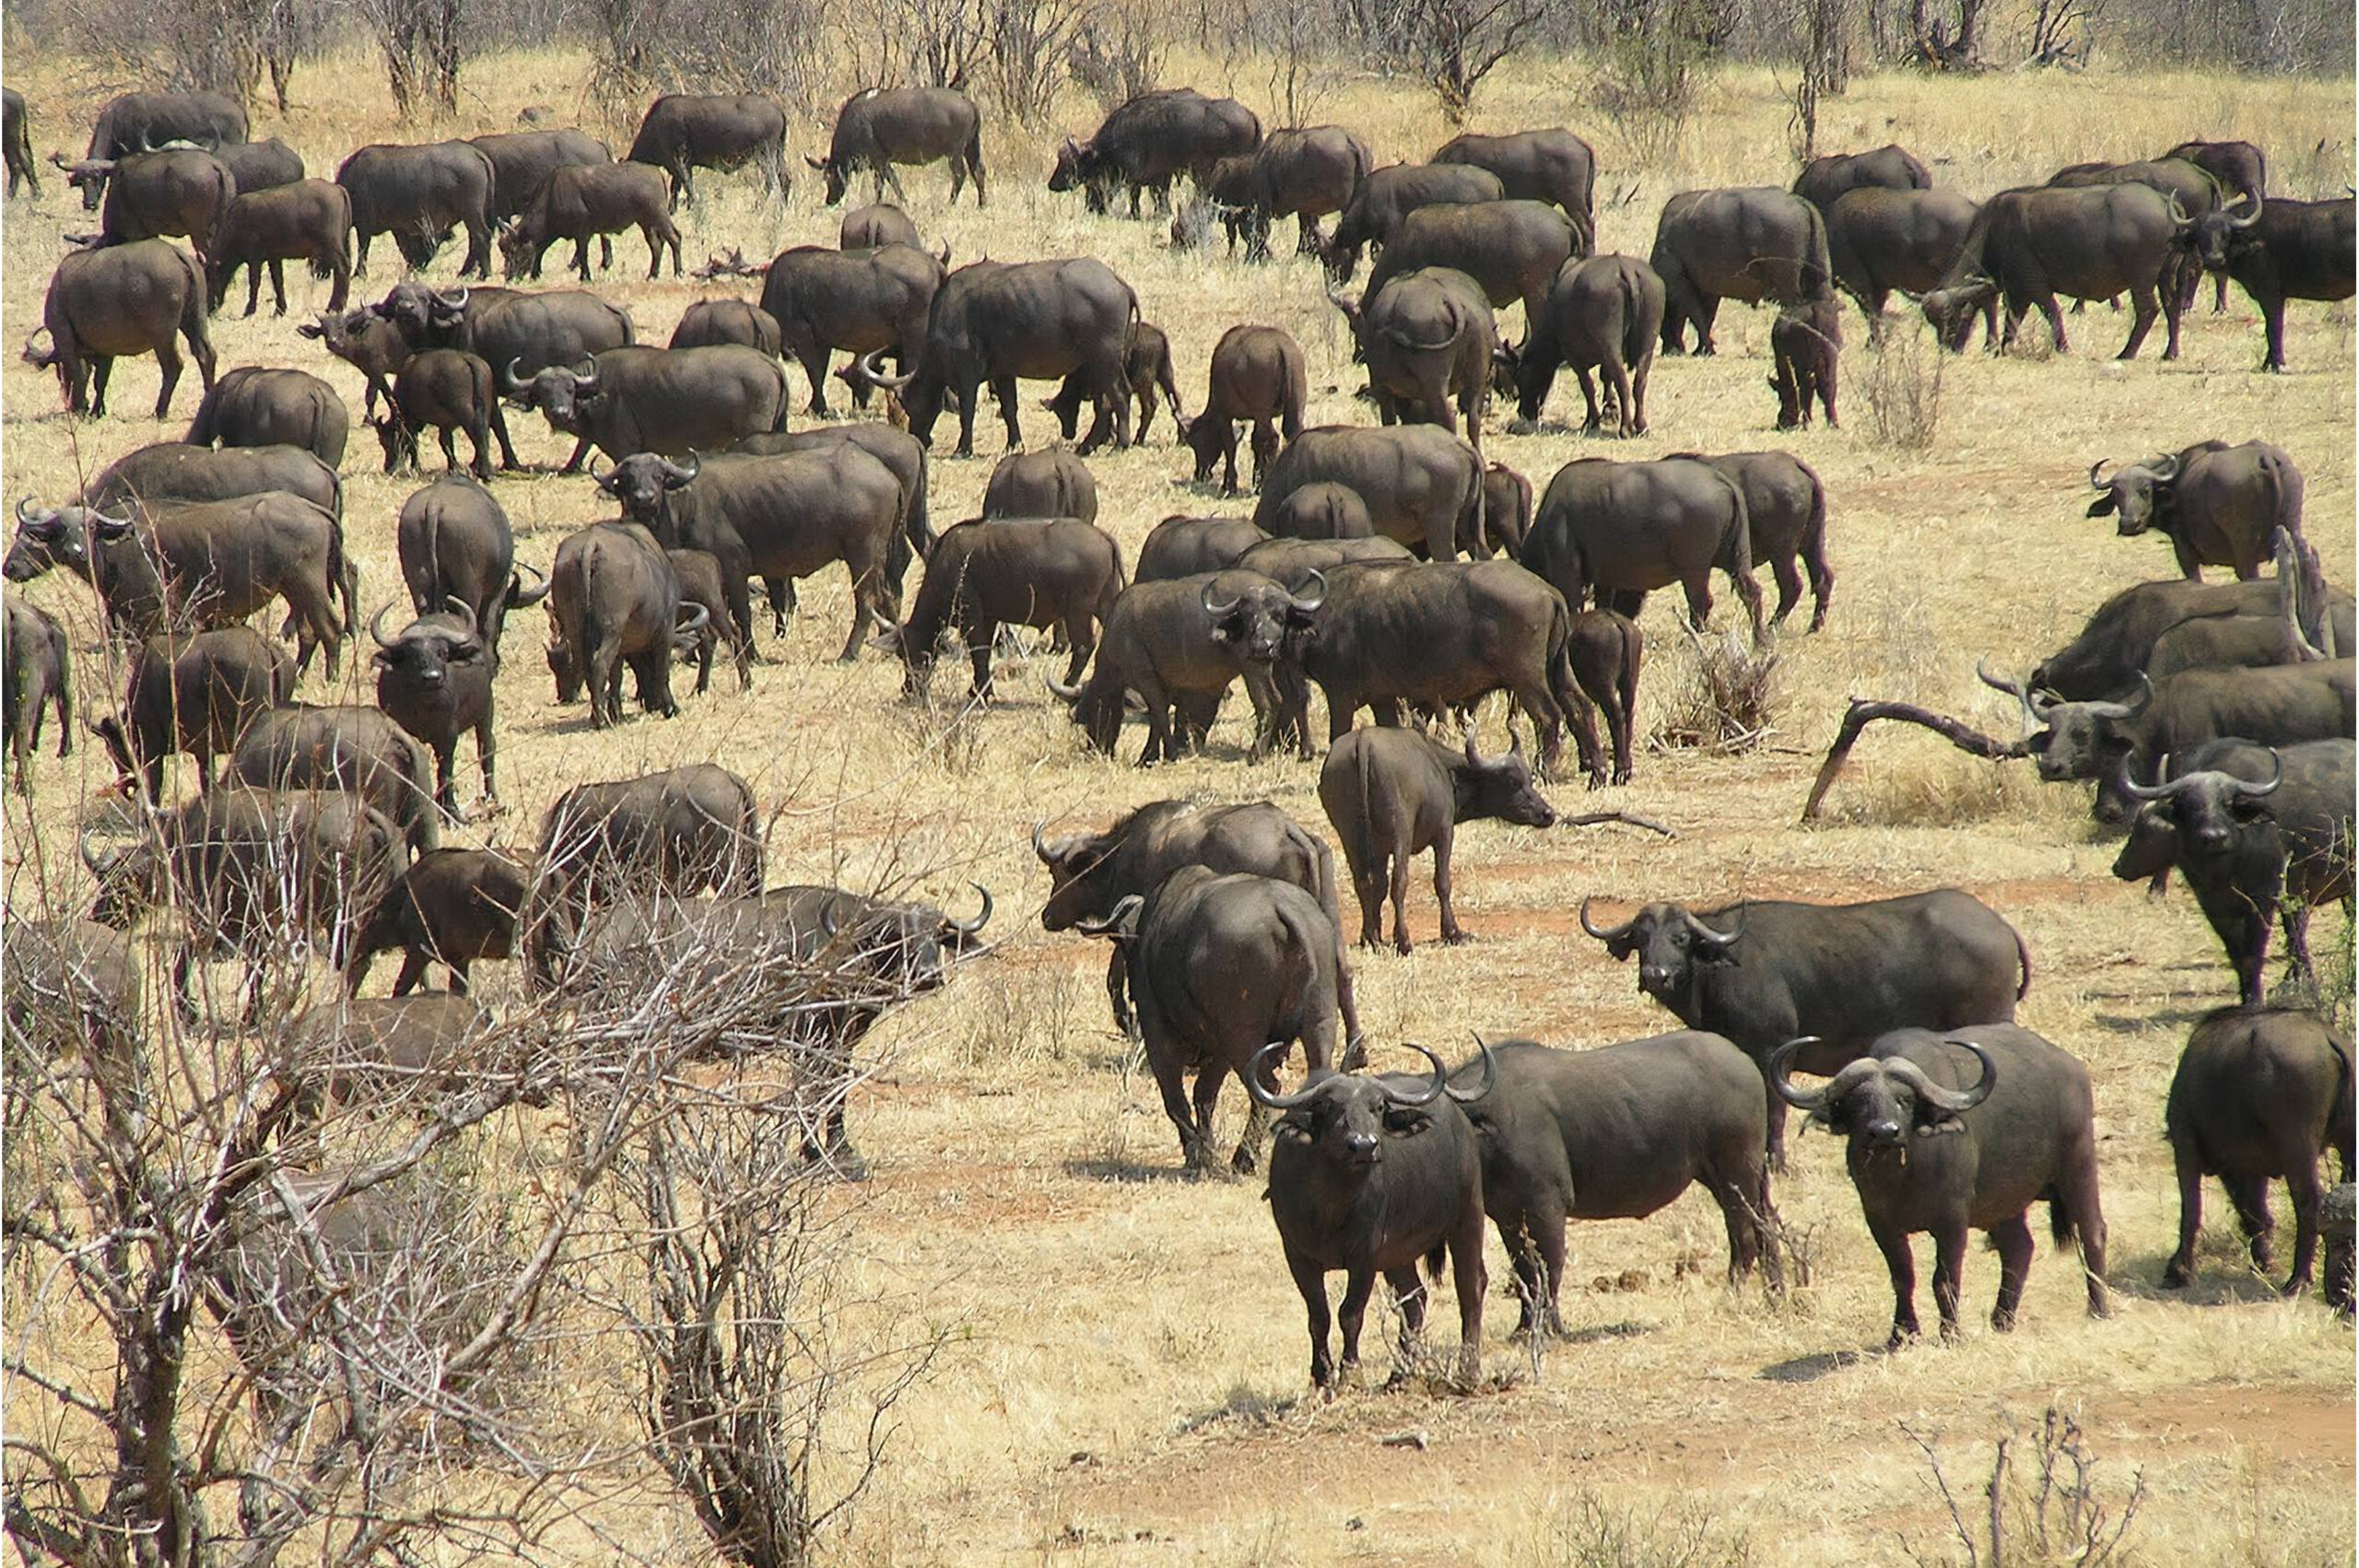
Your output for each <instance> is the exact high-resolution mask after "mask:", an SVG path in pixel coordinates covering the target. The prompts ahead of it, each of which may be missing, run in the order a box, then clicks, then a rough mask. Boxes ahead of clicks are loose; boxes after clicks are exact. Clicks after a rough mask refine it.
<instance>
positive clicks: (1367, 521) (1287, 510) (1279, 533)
mask: <svg viewBox="0 0 2359 1568" xmlns="http://www.w3.org/2000/svg"><path fill="white" fill-rule="evenodd" d="M1270 532H1272V533H1273V534H1274V535H1275V536H1276V537H1278V538H1280V539H1373V538H1376V537H1377V536H1378V535H1377V532H1376V522H1375V520H1374V519H1372V518H1370V517H1369V516H1368V513H1367V502H1366V501H1364V500H1362V499H1360V493H1359V492H1358V491H1357V490H1355V489H1353V488H1352V487H1351V486H1348V485H1338V484H1336V483H1335V482H1334V481H1333V480H1332V479H1321V480H1320V481H1319V482H1318V483H1317V484H1315V485H1303V486H1297V487H1296V489H1295V491H1294V493H1293V494H1291V495H1289V496H1288V497H1286V498H1285V500H1283V501H1280V502H1279V503H1278V505H1277V509H1275V510H1274V511H1273V512H1271V513H1270ZM1385 543H1387V544H1397V543H1398V541H1396V540H1386V541H1385Z"/></svg>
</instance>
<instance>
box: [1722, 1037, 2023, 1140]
mask: <svg viewBox="0 0 2359 1568" xmlns="http://www.w3.org/2000/svg"><path fill="white" fill-rule="evenodd" d="M1817 1043H1818V1036H1815V1035H1805V1036H1802V1038H1801V1039H1798V1040H1788V1041H1787V1042H1786V1043H1785V1044H1784V1045H1782V1046H1779V1047H1778V1048H1777V1049H1776V1050H1775V1051H1773V1052H1772V1053H1770V1057H1769V1062H1768V1072H1769V1087H1770V1088H1771V1089H1773V1090H1775V1091H1776V1092H1777V1094H1778V1098H1779V1099H1781V1100H1783V1101H1785V1102H1786V1104H1788V1105H1790V1106H1793V1107H1794V1108H1795V1109H1796V1110H1798V1111H1804V1112H1807V1113H1808V1114H1809V1116H1810V1118H1811V1120H1813V1121H1814V1122H1818V1123H1820V1124H1821V1125H1823V1126H1825V1128H1826V1129H1828V1130H1830V1131H1832V1132H1835V1133H1837V1134H1838V1135H1841V1136H1844V1137H1848V1138H1849V1139H1850V1141H1851V1147H1852V1148H1853V1149H1854V1150H1857V1151H1860V1152H1867V1151H1872V1150H1883V1149H1894V1148H1898V1147H1901V1146H1902V1145H1903V1144H1904V1143H1905V1141H1906V1140H1907V1137H1908V1135H1909V1134H1910V1133H1911V1132H1916V1131H1923V1130H1926V1129H1931V1128H1935V1127H1939V1126H1940V1125H1941V1124H1942V1123H1943V1122H1946V1121H1948V1120H1950V1119H1951V1118H1952V1117H1956V1116H1959V1115H1961V1114H1963V1113H1964V1112H1966V1111H1970V1110H1972V1109H1973V1108H1974V1107H1975V1106H1978V1105H1980V1104H1981V1103H1982V1102H1983V1101H1985V1100H1987V1099H1989V1097H1990V1091H1991V1090H1993V1089H1995V1088H1997V1087H1998V1085H1999V1066H1998V1064H1997V1063H1996V1062H1994V1061H1992V1060H1991V1059H1990V1053H1989V1051H1986V1050H1984V1049H1983V1048H1982V1047H1980V1046H1978V1045H1976V1044H1975V1043H1974V1042H1973V1041H1971V1040H1952V1041H1950V1042H1949V1043H1950V1044H1951V1045H1954V1046H1957V1047H1962V1048H1964V1049H1966V1050H1969V1051H1972V1052H1973V1053H1974V1056H1975V1059H1976V1060H1978V1061H1979V1062H1980V1063H1981V1064H1982V1076H1981V1077H1979V1078H1978V1079H1976V1080H1975V1082H1974V1084H1973V1086H1972V1087H1971V1088H1966V1089H1947V1088H1943V1087H1942V1085H1941V1084H1939V1083H1936V1082H1933V1081H1932V1079H1931V1077H1930V1076H1928V1075H1927V1073H1926V1071H1925V1070H1924V1069H1923V1068H1921V1067H1919V1066H1918V1065H1917V1064H1916V1063H1915V1062H1913V1061H1910V1060H1908V1059H1906V1058H1904V1057H1889V1058H1885V1059H1881V1060H1879V1059H1876V1058H1874V1057H1862V1058H1860V1059H1859V1060H1858V1061H1854V1062H1850V1063H1848V1064H1846V1065H1845V1066H1844V1068H1843V1070H1842V1071H1839V1072H1837V1073H1836V1075H1835V1076H1834V1077H1832V1078H1830V1079H1828V1080H1827V1081H1826V1082H1825V1084H1824V1085H1823V1086H1822V1087H1820V1088H1816V1089H1801V1088H1797V1087H1795V1085H1794V1081H1793V1080H1792V1079H1791V1078H1790V1077H1789V1076H1787V1074H1788V1072H1789V1071H1790V1069H1791V1068H1792V1065H1793V1060H1794V1057H1795V1056H1796V1054H1797V1053H1799V1052H1800V1051H1801V1050H1802V1047H1804V1046H1813V1045H1816V1044H1817Z"/></svg>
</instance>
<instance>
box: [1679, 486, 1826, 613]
mask: <svg viewBox="0 0 2359 1568" xmlns="http://www.w3.org/2000/svg"><path fill="white" fill-rule="evenodd" d="M1684 455H1690V456H1694V457H1696V459H1697V460H1698V461H1699V462H1708V463H1710V464H1711V465H1712V466H1713V467H1714V468H1717V469H1719V471H1720V472H1721V473H1722V474H1726V475H1727V476H1728V477H1729V479H1730V480H1731V482H1733V483H1734V484H1735V486H1736V487H1737V488H1738V489H1739V490H1742V491H1743V493H1744V517H1745V526H1746V530H1747V532H1748V534H1749V536H1750V537H1751V539H1752V542H1753V563H1754V565H1755V566H1762V565H1766V566H1767V567H1768V568H1769V570H1770V572H1771V574H1772V575H1773V576H1775V577H1776V578H1777V579H1778V613H1777V614H1774V615H1772V616H1770V617H1769V625H1770V626H1771V627H1772V628H1775V627H1777V626H1782V625H1783V624H1784V623H1785V619H1786V617H1787V616H1788V615H1790V614H1792V613H1793V608H1794V606H1795V605H1796V604H1799V603H1802V571H1800V570H1797V569H1796V568H1795V563H1796V562H1797V561H1800V562H1801V564H1802V568H1805V569H1807V570H1808V572H1809V573H1810V591H1811V602H1812V603H1811V616H1810V629H1811V630H1813V631H1818V630H1820V629H1822V628H1823V627H1825V625H1826V606H1827V604H1828V603H1829V602H1830V601H1831V600H1833V599H1834V597H1835V568H1833V567H1831V566H1829V565H1827V561H1826V486H1825V483H1824V482H1822V481H1821V480H1820V479H1819V477H1818V471H1817V470H1815V469H1813V467H1811V465H1810V464H1809V463H1806V462H1803V461H1802V459H1800V458H1798V457H1796V456H1795V455H1794V454H1793V453H1791V452H1787V451H1759V452H1729V453H1727V454H1725V455H1723V456H1720V457H1705V456H1704V455H1703V454H1701V453H1690V454H1684Z"/></svg>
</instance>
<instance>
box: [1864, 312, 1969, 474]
mask: <svg viewBox="0 0 2359 1568" xmlns="http://www.w3.org/2000/svg"><path fill="white" fill-rule="evenodd" d="M1865 361H1866V369H1867V374H1866V375H1865V376H1864V377H1859V376H1858V375H1857V372H1854V375H1855V380H1854V383H1853V384H1854V385H1856V386H1857V387H1858V388H1859V389H1860V393H1861V395H1863V396H1864V397H1866V399H1867V400H1868V432H1869V434H1870V435H1871V436H1872V437H1873V438H1874V439H1875V440H1876V441H1877V442H1878V443H1879V444H1880V445H1883V446H1887V447H1895V448H1897V449H1899V450H1901V451H1925V450H1926V449H1927V448H1929V447H1931V445H1932V444H1933V439H1934V437H1935V436H1936V435H1937V434H1938V433H1939V432H1940V430H1941V424H1942V378H1943V376H1945V375H1946V374H1947V373H1948V356H1947V355H1945V354H1944V353H1943V352H1942V348H1941V345H1939V344H1938V343H1937V342H1935V341H1934V338H1933V334H1932V331H1931V328H1929V327H1927V326H1925V325H1924V324H1923V323H1922V322H1900V323H1894V322H1886V323H1885V325H1884V331H1883V332H1882V333H1880V334H1879V335H1878V336H1877V338H1876V340H1875V341H1874V342H1872V343H1871V344H1869V345H1868V348H1867V352H1866V356H1865Z"/></svg>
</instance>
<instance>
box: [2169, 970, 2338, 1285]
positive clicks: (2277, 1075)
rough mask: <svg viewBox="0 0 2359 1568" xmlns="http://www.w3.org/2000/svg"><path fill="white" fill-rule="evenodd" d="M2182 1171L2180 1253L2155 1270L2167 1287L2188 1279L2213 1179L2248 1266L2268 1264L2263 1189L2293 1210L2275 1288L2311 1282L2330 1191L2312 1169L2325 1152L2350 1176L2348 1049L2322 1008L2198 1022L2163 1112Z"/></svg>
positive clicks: (2224, 1014)
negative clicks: (2289, 1241)
mask: <svg viewBox="0 0 2359 1568" xmlns="http://www.w3.org/2000/svg"><path fill="white" fill-rule="evenodd" d="M2163 1121H2164V1126H2165V1129H2167V1130H2168V1133H2169V1136H2170V1141H2171V1158H2172V1163H2173V1164H2176V1165H2177V1168H2178V1250H2177V1252H2175V1253H2173V1254H2171V1260H2170V1262H2169V1263H2168V1264H2167V1265H2165V1268H2164V1270H2163V1283H2164V1284H2165V1285H2166V1286H2168V1287H2170V1288H2172V1289H2174V1290H2176V1289H2177V1288H2179V1287H2181V1286H2183V1285H2185V1284H2186V1283H2187V1282H2188V1281H2189V1280H2191V1279H2192V1278H2194V1275H2195V1238H2196V1235H2197V1233H2198V1232H2200V1231H2201V1229H2202V1226H2203V1178H2204V1177H2205V1176H2218V1177H2219V1178H2220V1185H2221V1186H2223V1187H2224V1188H2227V1190H2228V1201H2229V1202H2230V1203H2231V1204H2233V1205H2234V1206H2235V1208H2236V1220H2237V1223H2239V1224H2241V1225H2242V1226H2243V1227H2244V1233H2245V1246H2246V1248H2247V1250H2248V1252H2249V1253H2250V1255H2251V1258H2252V1266H2253V1269H2254V1270H2255V1271H2256V1272H2259V1273H2261V1274H2267V1273H2268V1272H2269V1270H2270V1254H2271V1250H2272V1247H2271V1235H2270V1232H2271V1228H2272V1226H2273V1224H2274V1222H2273V1221H2272V1219H2271V1216H2270V1212H2269V1184H2270V1182H2271V1179H2273V1178H2278V1177H2282V1178H2283V1180H2284V1183H2285V1195H2286V1197H2287V1198H2288V1199H2291V1200H2292V1202H2293V1205H2294V1269H2293V1272H2291V1273H2290V1274H2288V1275H2286V1277H2285V1283H2284V1284H2283V1286H2281V1287H2280V1293H2282V1294H2284V1295H2289V1296H2292V1295H2300V1294H2301V1293H2303V1292H2305V1291H2306V1290H2307V1289H2309V1285H2310V1266H2311V1263H2312V1261H2313V1260H2314V1259H2315V1258H2316V1257H2317V1256H2318V1211H2319V1209H2320V1207H2321V1201H2322V1199H2324V1198H2325V1196H2326V1184H2325V1183H2324V1182H2322V1181H2321V1180H2320V1179H2319V1171H2318V1164H2319V1162H2320V1161H2322V1160H2323V1159H2325V1157H2326V1152H2327V1151H2328V1150H2329V1149H2332V1150H2333V1151H2334V1152H2335V1153H2336V1154H2337V1155H2338V1156H2340V1157H2341V1161H2342V1176H2343V1179H2344V1180H2346V1181H2347V1180H2349V1179H2350V1178H2351V1174H2352V1153H2353V1148H2352V1145H2353V1116H2352V1093H2351V1047H2349V1046H2348V1045H2346V1044H2345V1043H2344V1042H2343V1040H2342V1038H2341V1036H2339V1035H2338V1034H2337V1033H2336V1031H2335V1029H2334V1027H2333V1025H2332V1024H2330V1022H2329V1021H2328V1020H2327V1019H2326V1018H2325V1017H2324V1016H2323V1015H2321V1014H2319V1013H2316V1012H2297V1011H2294V1010H2292V1009H2287V1008H2271V1009H2267V1010H2261V1009H2257V1008H2253V1007H2249V1006H2247V1007H2233V1008H2222V1009H2220V1010H2219V1011H2218V1012H2212V1013H2207V1014H2206V1015H2205V1016H2204V1017H2202V1018H2201V1019H2200V1020H2198V1021H2197V1023H2196V1025H2195V1028H2194V1030H2193V1032H2192V1033H2190V1034H2189V1036H2188V1037H2187V1048H2186V1049H2185V1050H2184V1051H2182V1052H2181V1053H2180V1055H2179V1059H2178V1071H2177V1072H2176V1073H2174V1074H2173V1075H2172V1077H2171V1090H2170V1098H2169V1101H2168V1103H2167V1105H2166V1106H2165V1109H2164V1112H2163Z"/></svg>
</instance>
